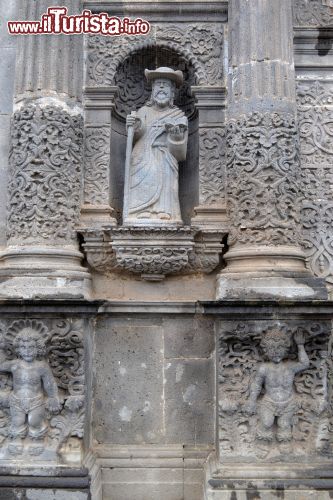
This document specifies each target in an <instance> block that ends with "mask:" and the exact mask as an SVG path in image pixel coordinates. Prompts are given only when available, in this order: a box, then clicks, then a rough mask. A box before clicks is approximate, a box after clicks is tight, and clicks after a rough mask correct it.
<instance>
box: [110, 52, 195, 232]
mask: <svg viewBox="0 0 333 500" xmlns="http://www.w3.org/2000/svg"><path fill="white" fill-rule="evenodd" d="M159 66H168V67H170V68H173V69H175V70H181V71H182V72H183V74H184V84H183V86H182V87H181V88H180V89H178V90H177V93H176V100H175V104H176V105H177V106H178V107H179V108H181V109H182V110H183V111H184V112H185V114H186V116H187V117H188V120H189V141H188V152H187V159H186V161H185V162H182V163H180V166H179V197H180V205H181V210H182V217H183V220H184V223H185V224H189V223H190V219H191V216H192V214H193V208H194V207H195V206H196V205H197V204H198V155H199V150H198V117H197V111H196V108H195V103H194V97H193V96H192V95H191V86H193V85H196V82H197V78H196V69H195V67H194V66H193V65H192V63H191V62H189V61H188V60H187V59H186V58H185V57H184V55H182V54H180V53H178V52H177V51H175V50H174V49H172V48H170V47H167V46H163V45H152V46H145V47H141V48H137V49H135V50H134V51H132V52H131V53H129V54H128V55H127V56H126V57H124V59H123V60H122V61H121V62H120V63H119V65H118V67H117V70H116V72H115V75H114V85H115V86H117V87H118V94H117V97H116V99H115V103H114V108H113V115H112V121H111V122H112V128H111V162H110V176H111V178H112V182H111V186H112V190H111V206H112V207H113V208H114V209H115V211H116V213H118V220H121V213H122V206H123V192H124V169H125V156H126V138H127V135H126V126H125V120H126V115H127V114H129V113H130V112H131V111H133V110H137V109H139V108H140V107H141V106H143V105H144V104H145V102H146V101H147V100H148V99H149V96H150V93H151V86H150V84H148V83H147V82H146V80H145V77H144V70H145V69H146V68H148V69H155V68H157V67H159Z"/></svg>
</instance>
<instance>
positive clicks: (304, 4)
mask: <svg viewBox="0 0 333 500" xmlns="http://www.w3.org/2000/svg"><path fill="white" fill-rule="evenodd" d="M293 15H294V26H297V27H305V26H310V27H318V26H319V27H328V26H332V24H333V9H332V6H331V7H330V6H329V5H328V2H327V0H294V2H293Z"/></svg>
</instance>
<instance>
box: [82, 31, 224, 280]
mask: <svg viewBox="0 0 333 500" xmlns="http://www.w3.org/2000/svg"><path fill="white" fill-rule="evenodd" d="M192 31H193V30H192ZM192 31H190V32H189V33H192ZM163 33H164V31H163ZM200 33H201V31H200ZM180 34H181V30H179V36H180ZM192 34H193V36H194V37H195V36H196V35H197V34H198V32H197V31H196V30H195V31H193V33H192ZM204 35H205V37H206V36H208V33H206V31H204V32H203V33H201V36H204ZM189 36H190V35H189ZM216 36H217V34H216ZM221 37H222V33H219V38H218V39H219V40H220V39H221ZM200 40H201V38H200ZM214 40H215V38H214ZM196 42H197V40H196ZM115 43H116V45H114V44H109V45H108V44H107V43H106V42H105V40H104V38H103V37H101V38H100V39H96V37H95V38H91V37H89V38H88V54H89V55H88V66H87V68H88V76H87V82H88V85H90V86H91V87H89V88H90V91H89V92H92V91H93V92H94V93H95V94H96V89H97V88H98V86H97V85H96V84H97V83H98V84H99V85H101V86H102V85H104V87H105V88H106V85H110V84H112V85H113V87H112V89H117V92H115V93H114V98H113V101H112V119H111V121H110V125H108V126H109V129H110V137H108V144H109V145H110V150H109V151H108V152H107V154H106V155H105V160H103V162H104V163H103V164H105V163H106V157H108V158H109V165H108V169H109V175H106V179H108V181H109V182H110V186H109V187H110V189H109V195H108V197H107V198H108V200H109V201H110V205H111V207H112V209H113V210H114V213H115V214H117V220H118V224H121V223H122V221H121V216H120V214H121V213H122V212H123V191H124V166H125V151H126V140H127V133H126V124H125V120H126V116H127V115H128V114H129V113H130V112H131V111H133V110H137V109H139V108H140V107H141V106H143V105H144V104H145V103H146V101H147V100H148V99H149V97H150V94H151V85H149V84H148V83H147V81H146V80H145V78H144V70H145V69H146V68H149V69H154V68H156V67H158V66H168V67H171V68H172V69H178V70H181V71H182V73H183V75H184V83H183V86H182V87H181V88H180V89H178V91H177V94H176V99H175V104H176V105H177V107H179V108H180V109H181V110H182V111H183V112H184V113H185V115H186V117H187V119H188V122H189V139H188V148H187V157H186V160H185V161H184V162H182V163H181V164H180V166H179V201H180V207H181V216H182V219H183V221H184V225H182V226H179V227H177V225H176V224H175V225H174V226H173V225H172V224H170V225H169V226H168V225H163V224H162V223H161V226H160V225H157V226H149V227H148V222H147V225H144V226H143V227H141V226H129V225H128V224H126V227H125V226H118V227H115V224H106V223H105V221H104V223H103V222H102V223H101V224H97V223H94V221H93V220H90V221H88V222H87V221H83V220H82V221H81V222H82V227H81V228H80V230H79V232H80V234H81V235H82V236H83V249H84V251H85V254H86V258H87V261H88V264H89V265H90V267H91V268H92V269H94V270H95V271H97V272H99V273H103V274H109V273H113V272H119V273H120V272H126V273H131V274H134V275H138V276H140V277H141V278H142V279H145V280H162V279H164V278H165V277H166V276H169V275H176V274H193V273H210V272H212V271H213V270H214V269H215V268H217V267H218V266H219V264H220V261H221V254H222V249H223V244H222V240H223V238H224V236H225V234H226V224H218V223H217V224H213V225H203V224H201V223H200V221H198V222H197V221H192V223H191V218H192V216H193V213H194V208H195V207H197V206H198V204H199V201H200V200H199V198H200V193H199V191H200V186H199V184H200V179H199V177H200V175H199V154H200V153H199V149H200V144H201V143H202V141H201V142H200V141H199V133H198V119H199V113H198V109H197V106H196V104H195V98H194V95H192V93H191V87H192V86H193V85H198V84H205V85H206V86H207V85H216V84H219V85H221V82H220V80H218V81H215V80H214V81H212V82H207V81H206V80H202V71H201V70H200V67H201V66H200V64H199V62H198V61H197V59H196V57H194V55H193V54H191V53H190V52H189V50H185V51H184V50H183V49H182V46H181V45H179V46H178V45H177V44H172V45H170V44H169V43H165V41H164V38H163V37H162V38H161V39H160V40H159V37H157V41H156V40H155V39H154V40H150V39H149V38H147V39H146V40H145V43H143V42H142V41H141V43H136V44H134V45H133V44H128V41H126V39H124V38H122V40H118V41H117V42H115ZM200 43H203V40H202V41H200ZM117 44H118V45H119V44H120V46H118V45H117ZM193 46H196V45H195V44H194V45H193ZM117 47H118V48H117ZM133 47H134V48H133ZM218 47H219V49H216V50H218V52H219V55H220V44H219V45H218ZM221 47H222V42H221ZM96 49H100V50H102V51H103V54H104V55H103V61H104V62H105V61H106V59H105V58H106V57H110V61H109V62H110V66H108V68H106V69H105V72H104V73H103V74H104V77H105V75H106V74H108V75H109V76H108V80H107V81H104V80H103V81H100V80H99V79H98V78H97V74H99V70H100V66H99V64H97V61H100V59H99V56H100V52H98V51H97V52H98V54H99V55H98V54H97V52H96ZM111 56H112V57H111ZM115 60H117V64H116V63H115ZM100 62H101V63H102V61H100ZM103 64H104V63H103ZM97 68H99V70H98V72H97ZM216 68H222V64H219V65H216ZM111 69H112V71H111ZM110 71H111V72H112V75H111V73H110ZM219 71H220V69H219ZM216 76H217V75H216ZM95 77H96V78H95ZM196 88H197V89H198V88H199V87H196ZM220 88H221V87H220V86H219V87H218V90H219V89H220ZM96 95H97V94H96ZM209 95H210V94H209ZM215 101H216V100H215ZM215 101H214V105H215ZM208 107H209V106H208ZM217 107H218V106H217ZM214 109H215V108H214ZM215 111H216V110H215ZM95 112H96V111H94V113H92V114H90V115H89V120H90V122H89V127H92V126H93V125H92V120H93V119H95V118H94V117H95ZM99 112H101V109H100V108H99ZM211 114H212V111H211V110H210V109H209V111H207V113H206V115H207V116H208V115H209V117H211ZM213 114H214V113H213ZM206 115H205V116H206ZM214 116H215V115H214ZM201 119H202V120H203V117H201ZM215 121H216V120H215ZM100 122H101V120H99V123H98V124H95V129H96V131H95V135H96V137H100V134H101V130H100V128H99V129H98V126H99V127H100ZM214 125H216V124H215V122H214ZM213 132H214V133H215V130H214V131H213ZM213 132H212V133H213ZM91 133H92V131H91V130H90V131H89V134H91ZM209 134H210V132H209ZM215 144H216V141H215V135H214V137H211V135H209V136H208V137H207V140H206V141H205V142H204V146H205V147H206V148H208V149H209V148H215ZM219 144H220V142H219ZM202 147H203V146H202ZM209 153H210V151H209V152H208V153H207V154H205V155H204V157H205V159H206V160H207V161H206V166H207V162H208V161H209V162H210V163H211V164H212V165H209V166H211V167H212V168H211V171H210V174H209V182H210V183H211V184H214V179H212V177H213V176H214V175H215V177H216V181H215V184H216V185H217V186H218V189H217V192H216V196H217V197H218V198H219V197H223V194H222V195H221V189H222V188H221V186H220V184H221V176H220V172H219V169H218V168H217V167H216V162H218V160H219V155H220V149H218V151H216V152H215V154H209ZM221 161H222V160H221ZM213 162H214V164H213ZM90 163H91V165H92V167H93V168H95V169H96V168H97V165H98V162H97V161H95V160H94V161H93V162H90ZM201 163H202V161H201ZM207 168H208V167H207ZM105 171H106V170H105ZM97 173H98V171H97ZM90 177H91V178H92V179H94V173H93V169H92V175H91V176H90ZM90 177H89V178H90ZM201 177H202V175H201ZM95 184H96V183H95ZM95 184H94V185H95ZM100 184H101V186H102V185H103V184H105V183H104V181H103V182H101V183H100ZM85 185H86V187H87V190H88V191H89V186H90V184H89V183H87V182H86V184H85ZM211 191H213V188H211ZM94 196H95V192H94ZM95 198H96V196H95ZM97 201H98V200H97ZM200 203H201V201H200ZM218 222H220V221H218ZM190 224H191V225H190Z"/></svg>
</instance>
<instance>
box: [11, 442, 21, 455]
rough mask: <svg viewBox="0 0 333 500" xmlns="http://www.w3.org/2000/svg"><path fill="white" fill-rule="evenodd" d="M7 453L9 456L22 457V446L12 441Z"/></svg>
mask: <svg viewBox="0 0 333 500" xmlns="http://www.w3.org/2000/svg"><path fill="white" fill-rule="evenodd" d="M8 451H9V453H10V454H11V455H22V453H23V444H22V443H21V442H20V441H13V442H12V443H10V444H9V445H8Z"/></svg>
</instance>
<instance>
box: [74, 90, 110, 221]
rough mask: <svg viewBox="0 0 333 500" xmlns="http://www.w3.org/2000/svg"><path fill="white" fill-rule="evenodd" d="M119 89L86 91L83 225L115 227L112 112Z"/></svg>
mask: <svg viewBox="0 0 333 500" xmlns="http://www.w3.org/2000/svg"><path fill="white" fill-rule="evenodd" d="M117 90H118V87H106V88H104V87H103V88H86V89H85V97H86V99H85V127H84V130H85V133H84V137H85V141H84V143H85V149H84V189H83V194H84V195H83V205H82V208H81V221H82V223H83V224H84V225H86V224H88V225H89V224H90V223H92V224H93V225H94V227H96V225H101V224H108V225H112V226H115V225H116V224H117V221H116V219H115V218H114V217H113V214H114V210H113V208H111V206H110V199H111V183H110V181H111V172H110V167H111V165H110V160H111V149H110V146H111V144H110V143H111V112H112V109H113V108H114V106H115V97H116V94H117Z"/></svg>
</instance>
